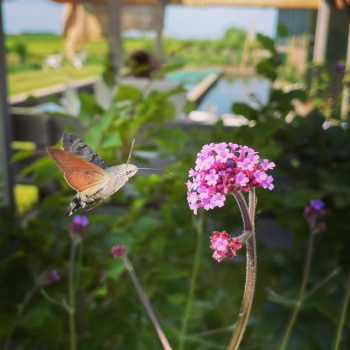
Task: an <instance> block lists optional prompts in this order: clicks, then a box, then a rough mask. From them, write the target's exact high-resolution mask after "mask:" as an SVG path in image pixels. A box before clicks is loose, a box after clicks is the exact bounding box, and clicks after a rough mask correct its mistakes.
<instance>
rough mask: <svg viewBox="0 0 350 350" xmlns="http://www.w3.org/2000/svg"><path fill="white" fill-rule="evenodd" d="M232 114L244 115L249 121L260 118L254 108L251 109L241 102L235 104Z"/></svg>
mask: <svg viewBox="0 0 350 350" xmlns="http://www.w3.org/2000/svg"><path fill="white" fill-rule="evenodd" d="M232 112H233V113H235V114H239V115H242V116H243V117H246V118H247V119H249V120H256V119H257V117H258V112H257V111H256V110H255V109H254V108H252V107H250V106H249V105H248V104H246V103H241V102H237V103H234V104H233V106H232Z"/></svg>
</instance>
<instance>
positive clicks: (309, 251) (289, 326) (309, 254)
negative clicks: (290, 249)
mask: <svg viewBox="0 0 350 350" xmlns="http://www.w3.org/2000/svg"><path fill="white" fill-rule="evenodd" d="M315 234H316V233H315V231H313V230H312V229H311V230H310V235H309V243H308V247H307V252H306V258H305V265H304V272H303V279H302V282H301V286H300V291H299V298H298V302H297V304H296V306H295V308H294V310H293V311H292V313H291V315H290V317H289V321H288V324H287V326H286V329H285V331H284V334H283V338H282V342H281V345H280V347H279V349H280V350H285V349H286V347H287V345H288V341H289V338H290V335H291V333H292V330H293V327H294V325H295V322H296V320H297V317H298V315H299V311H300V308H301V306H302V303H303V299H304V296H305V293H306V287H307V282H308V279H309V275H310V268H311V261H312V255H313V250H314V241H315Z"/></svg>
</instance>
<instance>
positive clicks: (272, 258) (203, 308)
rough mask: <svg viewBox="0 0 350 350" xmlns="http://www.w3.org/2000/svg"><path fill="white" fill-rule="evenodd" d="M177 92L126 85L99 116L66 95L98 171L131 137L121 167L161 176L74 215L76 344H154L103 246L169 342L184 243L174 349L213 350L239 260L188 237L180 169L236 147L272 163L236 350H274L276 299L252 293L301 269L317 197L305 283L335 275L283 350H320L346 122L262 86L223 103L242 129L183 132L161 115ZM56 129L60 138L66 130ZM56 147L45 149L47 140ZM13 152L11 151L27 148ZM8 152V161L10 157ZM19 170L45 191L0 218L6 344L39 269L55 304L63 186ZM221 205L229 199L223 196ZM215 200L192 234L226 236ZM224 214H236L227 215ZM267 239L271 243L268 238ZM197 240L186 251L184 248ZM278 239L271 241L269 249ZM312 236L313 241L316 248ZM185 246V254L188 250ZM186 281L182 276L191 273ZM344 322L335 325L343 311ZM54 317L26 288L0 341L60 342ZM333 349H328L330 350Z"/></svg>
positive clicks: (267, 67)
mask: <svg viewBox="0 0 350 350" xmlns="http://www.w3.org/2000/svg"><path fill="white" fill-rule="evenodd" d="M258 39H259V43H260V45H261V46H262V47H264V48H265V49H266V50H268V51H269V53H270V54H269V55H268V57H266V58H264V59H263V60H262V61H261V62H259V63H258V65H257V71H258V73H259V74H261V75H263V76H265V77H266V78H268V79H269V80H270V81H275V80H276V78H277V77H278V74H279V72H280V69H281V62H280V60H279V59H278V55H277V50H276V48H275V44H274V41H273V40H272V39H270V38H267V37H265V36H263V35H260V36H259V37H258ZM179 91H180V90H179V89H173V90H170V91H167V92H156V91H153V92H151V93H149V94H145V93H143V92H142V91H140V90H138V89H136V88H134V87H131V86H127V85H122V86H120V87H119V89H118V90H117V92H116V94H115V98H114V103H113V104H112V106H111V107H110V108H107V109H104V108H103V107H101V106H100V105H99V104H98V103H97V101H96V99H95V97H94V96H93V95H91V94H88V93H81V94H80V104H81V112H80V115H79V119H80V121H81V123H82V125H83V129H82V130H83V131H79V133H80V136H82V137H83V138H84V139H85V141H86V143H87V144H89V146H90V147H91V148H93V149H94V150H96V151H97V152H98V153H99V154H100V155H101V156H102V157H103V158H104V159H105V160H106V161H107V162H109V163H110V164H117V163H120V162H123V161H125V160H126V158H127V154H128V152H129V148H130V144H131V141H132V139H133V138H134V137H135V136H136V144H135V152H134V155H133V160H134V162H136V164H138V165H141V164H142V165H143V164H145V165H146V164H147V165H148V164H150V163H151V164H152V165H157V166H162V167H164V168H165V169H166V170H167V171H168V172H170V173H172V174H173V175H174V179H172V178H169V177H167V176H164V175H159V174H150V175H144V174H139V175H138V176H136V177H135V178H133V179H132V180H131V181H130V182H129V183H128V185H127V186H125V188H124V189H123V190H122V191H120V192H119V193H118V194H117V195H115V196H114V197H113V198H112V199H111V201H110V202H108V203H106V204H104V205H103V206H102V207H100V208H99V209H95V210H93V211H91V212H88V213H87V215H88V218H89V222H90V223H89V228H88V233H87V235H86V237H84V240H83V242H82V243H81V244H80V245H79V249H78V253H77V261H78V263H77V264H78V265H77V270H76V281H75V283H76V323H77V338H78V344H79V348H81V349H87V350H89V349H111V348H115V349H117V348H120V349H158V348H160V344H159V340H158V339H157V337H156V336H155V334H154V331H153V329H152V325H151V323H150V322H149V320H148V318H147V315H146V314H145V313H144V311H143V309H142V305H141V304H140V303H139V302H136V301H135V300H136V298H137V296H136V293H135V291H134V288H133V285H132V283H131V282H130V281H129V279H128V278H126V271H125V267H124V265H123V263H122V261H120V260H113V259H112V258H111V256H110V250H111V247H112V246H113V245H118V244H125V245H127V246H128V247H129V256H130V258H131V259H132V261H133V265H134V266H135V269H137V270H138V271H139V278H140V281H141V283H142V285H143V286H144V288H145V291H146V293H147V295H148V297H149V299H150V301H151V303H152V304H153V307H154V309H155V310H156V313H157V316H158V318H159V321H160V322H161V324H162V327H163V330H164V332H165V334H166V335H167V337H168V339H169V341H170V343H171V344H172V345H173V346H175V347H176V346H177V345H178V344H179V339H180V334H181V324H182V319H183V315H184V311H185V305H186V300H187V298H188V295H189V293H188V290H189V287H190V285H191V275H192V276H193V274H192V272H191V271H192V264H193V259H194V254H195V253H194V252H195V251H196V245H197V248H198V244H199V245H200V248H201V249H200V250H199V271H198V275H197V277H196V281H195V285H194V286H193V285H192V287H191V288H193V290H194V299H193V305H192V307H191V314H190V315H189V316H188V317H189V322H188V329H187V332H186V338H185V344H186V345H185V348H188V349H225V348H226V346H227V344H228V342H229V339H230V336H231V332H232V326H233V325H232V324H231V322H232V319H233V315H235V314H237V313H238V312H239V305H240V300H241V297H242V292H243V281H244V269H245V268H244V263H243V260H244V258H243V257H238V258H237V259H236V260H234V261H232V262H225V263H222V264H220V265H219V264H217V263H215V262H214V261H213V260H212V259H211V252H210V248H209V237H207V236H205V235H204V236H203V239H202V240H198V239H197V237H196V223H194V222H193V221H192V213H191V212H190V210H189V209H188V206H187V201H186V188H185V185H184V182H185V181H186V179H187V174H188V170H189V169H190V167H191V166H192V164H193V163H194V160H195V157H196V153H197V152H198V151H199V150H200V148H201V146H202V145H203V144H205V143H208V142H221V141H226V142H230V141H233V142H237V143H240V144H247V145H251V146H253V147H254V148H256V149H259V151H260V154H261V155H262V156H263V157H264V158H265V157H266V158H269V159H270V160H273V161H274V162H275V163H276V164H277V167H276V171H275V174H276V175H275V178H276V183H275V185H276V189H275V191H274V192H273V193H268V194H266V193H264V191H258V196H259V209H260V212H259V213H257V215H258V218H257V222H258V224H257V228H256V231H257V239H258V250H259V252H260V253H259V256H258V259H259V264H260V269H259V271H258V280H257V291H256V299H255V303H254V306H253V310H252V317H251V320H250V324H249V325H248V329H247V332H248V334H246V336H245V338H244V340H243V343H242V349H268V348H271V349H275V348H277V347H278V345H279V344H280V341H281V337H282V333H283V330H284V328H285V326H286V324H287V321H288V315H289V313H290V305H288V303H287V304H281V303H280V302H276V300H273V298H268V295H267V294H266V292H265V289H266V287H267V286H268V287H269V288H272V289H273V290H275V291H278V293H280V294H282V293H283V295H284V296H286V297H291V298H293V297H295V295H297V291H298V288H299V287H298V286H299V285H300V280H301V273H300V266H302V265H303V263H304V252H305V249H306V244H307V239H308V237H307V233H306V232H307V223H306V222H305V220H303V209H304V207H305V206H306V205H307V203H308V202H309V200H310V199H312V198H320V199H322V200H323V201H324V202H325V205H326V208H327V218H326V221H327V232H326V233H325V234H324V235H323V237H322V242H319V241H318V239H317V238H316V241H315V252H314V259H315V261H317V264H315V266H314V268H313V269H312V271H311V273H310V283H312V284H314V282H315V281H319V280H322V279H323V278H324V276H325V275H327V274H329V272H330V271H332V270H333V269H335V268H336V267H339V268H340V269H341V270H340V272H339V273H338V274H337V275H336V276H335V277H334V278H332V280H331V281H329V283H326V284H325V285H324V286H323V287H322V288H320V289H319V290H318V291H317V292H315V293H314V294H313V296H312V298H310V299H307V300H305V302H304V303H303V305H302V307H301V308H300V315H301V316H300V317H299V318H298V320H297V324H296V325H295V327H294V329H293V332H292V333H291V336H290V341H289V347H288V349H291V350H293V349H301V348H302V349H306V350H308V349H324V350H326V349H327V350H328V349H330V348H332V344H333V339H334V338H335V335H336V329H337V324H338V320H339V315H340V313H341V310H342V301H343V299H344V295H345V294H346V288H349V287H348V286H347V278H346V276H347V274H348V270H349V266H350V264H349V254H348V247H349V245H350V237H349V235H348V232H347V231H348V224H347V222H346V219H345V218H346V215H347V213H348V210H349V206H350V179H349V176H348V174H349V170H350V144H349V136H350V135H349V132H350V129H349V127H348V122H347V121H342V122H334V123H330V122H329V121H330V120H329V118H326V117H325V115H324V114H322V113H321V112H320V111H319V110H317V109H314V110H312V111H310V112H309V113H308V114H307V115H305V116H301V115H299V114H298V112H297V109H296V106H297V102H298V101H306V100H307V98H308V95H307V93H306V91H305V90H303V89H292V90H289V91H287V92H286V91H285V90H283V89H282V88H277V87H273V88H272V90H271V93H270V97H269V100H268V102H267V103H266V104H264V105H261V104H258V105H257V106H255V107H252V105H248V104H244V103H237V104H235V105H234V106H233V111H234V113H236V114H240V115H243V116H245V117H246V118H248V119H249V120H250V121H252V123H253V124H254V127H251V126H241V127H239V128H227V127H224V126H223V123H222V121H219V122H217V123H216V124H215V125H214V126H213V127H211V128H191V129H190V131H189V130H188V129H187V128H186V127H183V126H181V125H179V124H178V123H177V122H176V121H175V120H174V106H173V105H172V104H171V102H170V101H169V98H170V97H171V96H173V95H174V94H176V93H178V92H179ZM69 131H74V129H72V128H70V130H69ZM58 146H59V145H58ZM26 152H27V153H26V154H24V153H22V156H25V155H28V153H29V154H30V151H29V152H28V151H26ZM20 158H21V154H18V155H17V159H20ZM24 174H32V175H33V180H34V181H35V184H36V185H37V186H39V187H43V186H48V184H50V186H51V188H52V186H53V187H54V191H52V189H51V191H52V192H51V194H50V195H49V196H46V197H44V198H43V199H42V200H41V201H40V202H39V203H38V204H37V205H35V206H34V207H31V208H30V209H28V210H27V211H26V212H25V213H23V214H22V215H19V214H16V213H13V212H10V211H6V210H2V211H1V213H0V230H1V234H0V240H1V244H0V246H1V250H0V254H1V257H2V259H1V262H0V283H1V286H2V288H1V291H0V307H1V312H0V337H1V338H2V339H6V338H7V337H8V335H9V333H10V332H12V327H13V324H14V322H16V313H17V310H18V307H19V306H20V305H21V303H22V302H23V300H24V298H25V296H26V295H27V293H28V291H29V290H30V289H31V288H32V286H33V284H34V283H35V277H34V276H38V275H40V274H41V273H42V271H46V270H49V269H53V268H55V269H56V268H57V269H59V270H60V271H61V275H62V276H61V281H60V282H59V283H56V284H53V285H52V286H50V296H51V297H52V298H54V299H55V300H62V298H65V297H66V294H67V293H66V290H67V283H68V278H69V276H68V272H66V273H65V272H64V271H68V256H69V249H70V239H69V236H68V233H67V230H68V227H69V225H70V223H71V221H70V219H69V218H66V217H65V216H64V210H65V208H66V206H67V204H68V203H69V201H70V199H71V196H72V190H71V189H70V188H69V187H68V186H67V185H66V183H65V182H64V180H63V178H62V176H61V173H60V172H59V170H58V169H57V168H56V166H55V164H54V163H53V162H52V161H51V160H50V159H49V158H48V157H42V158H40V159H39V160H38V161H35V162H33V163H32V164H31V165H29V166H28V167H27V168H26V169H25V170H24ZM230 200H232V201H233V198H231V199H230ZM228 208H229V206H226V209H225V208H220V209H219V210H213V211H212V212H211V215H210V218H209V216H208V215H205V216H204V223H203V224H204V226H205V228H206V229H205V230H204V232H211V231H212V229H213V228H215V229H217V230H222V229H228V228H230V229H232V230H233V231H237V230H240V229H241V228H240V227H239V223H238V221H237V227H232V217H233V215H234V214H233V213H232V210H231V208H230V209H228ZM236 215H237V216H238V215H239V214H238V212H237V213H236ZM270 233H274V235H270ZM198 242H199V243H198ZM281 242H282V243H281ZM325 242H326V243H325ZM197 251H198V250H197ZM192 283H193V278H192ZM345 319H346V317H345ZM349 327H350V325H349V320H347V321H345V325H344V327H343V331H342V332H341V336H340V339H341V341H340V343H339V347H338V349H347V348H349V347H350V338H349ZM66 334H67V315H66V312H65V310H63V309H62V308H60V307H58V306H57V305H56V304H53V303H49V302H48V301H47V299H45V298H43V297H42V296H41V295H40V294H36V295H35V296H33V298H31V300H30V302H29V303H28V305H27V307H26V308H25V310H23V313H22V317H21V322H20V323H19V324H18V325H17V326H16V329H15V330H14V332H13V334H12V343H11V346H12V348H18V349H37V348H43V349H53V350H54V349H62V348H68V337H67V335H66ZM334 349H335V348H334Z"/></svg>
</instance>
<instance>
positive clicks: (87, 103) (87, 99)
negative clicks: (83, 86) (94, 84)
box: [79, 92, 103, 116]
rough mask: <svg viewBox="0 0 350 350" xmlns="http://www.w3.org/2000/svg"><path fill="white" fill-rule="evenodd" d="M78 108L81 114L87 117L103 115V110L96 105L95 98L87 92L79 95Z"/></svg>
mask: <svg viewBox="0 0 350 350" xmlns="http://www.w3.org/2000/svg"><path fill="white" fill-rule="evenodd" d="M79 101H80V108H81V111H82V112H83V113H86V114H88V115H89V116H94V115H96V114H101V113H103V108H102V107H101V106H100V105H99V104H98V103H97V101H96V99H95V96H94V95H92V94H89V93H87V92H81V93H80V94H79Z"/></svg>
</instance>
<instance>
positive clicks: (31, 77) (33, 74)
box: [8, 64, 103, 96]
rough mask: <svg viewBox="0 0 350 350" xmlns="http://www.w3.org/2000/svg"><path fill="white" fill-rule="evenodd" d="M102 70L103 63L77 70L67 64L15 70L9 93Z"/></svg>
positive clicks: (98, 72)
mask: <svg viewBox="0 0 350 350" xmlns="http://www.w3.org/2000/svg"><path fill="white" fill-rule="evenodd" d="M102 71H103V66H102V65H98V64H90V65H86V66H84V67H83V68H82V69H80V70H76V69H75V68H74V67H72V66H68V65H66V66H64V67H61V68H59V69H51V70H47V71H42V70H31V71H24V72H15V73H12V74H10V75H9V77H8V84H9V94H10V96H13V95H16V94H20V93H23V92H31V91H34V90H37V89H42V88H45V87H49V86H52V85H57V84H61V83H64V82H66V81H67V80H76V79H82V78H86V77H90V76H94V75H99V74H101V73H102Z"/></svg>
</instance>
